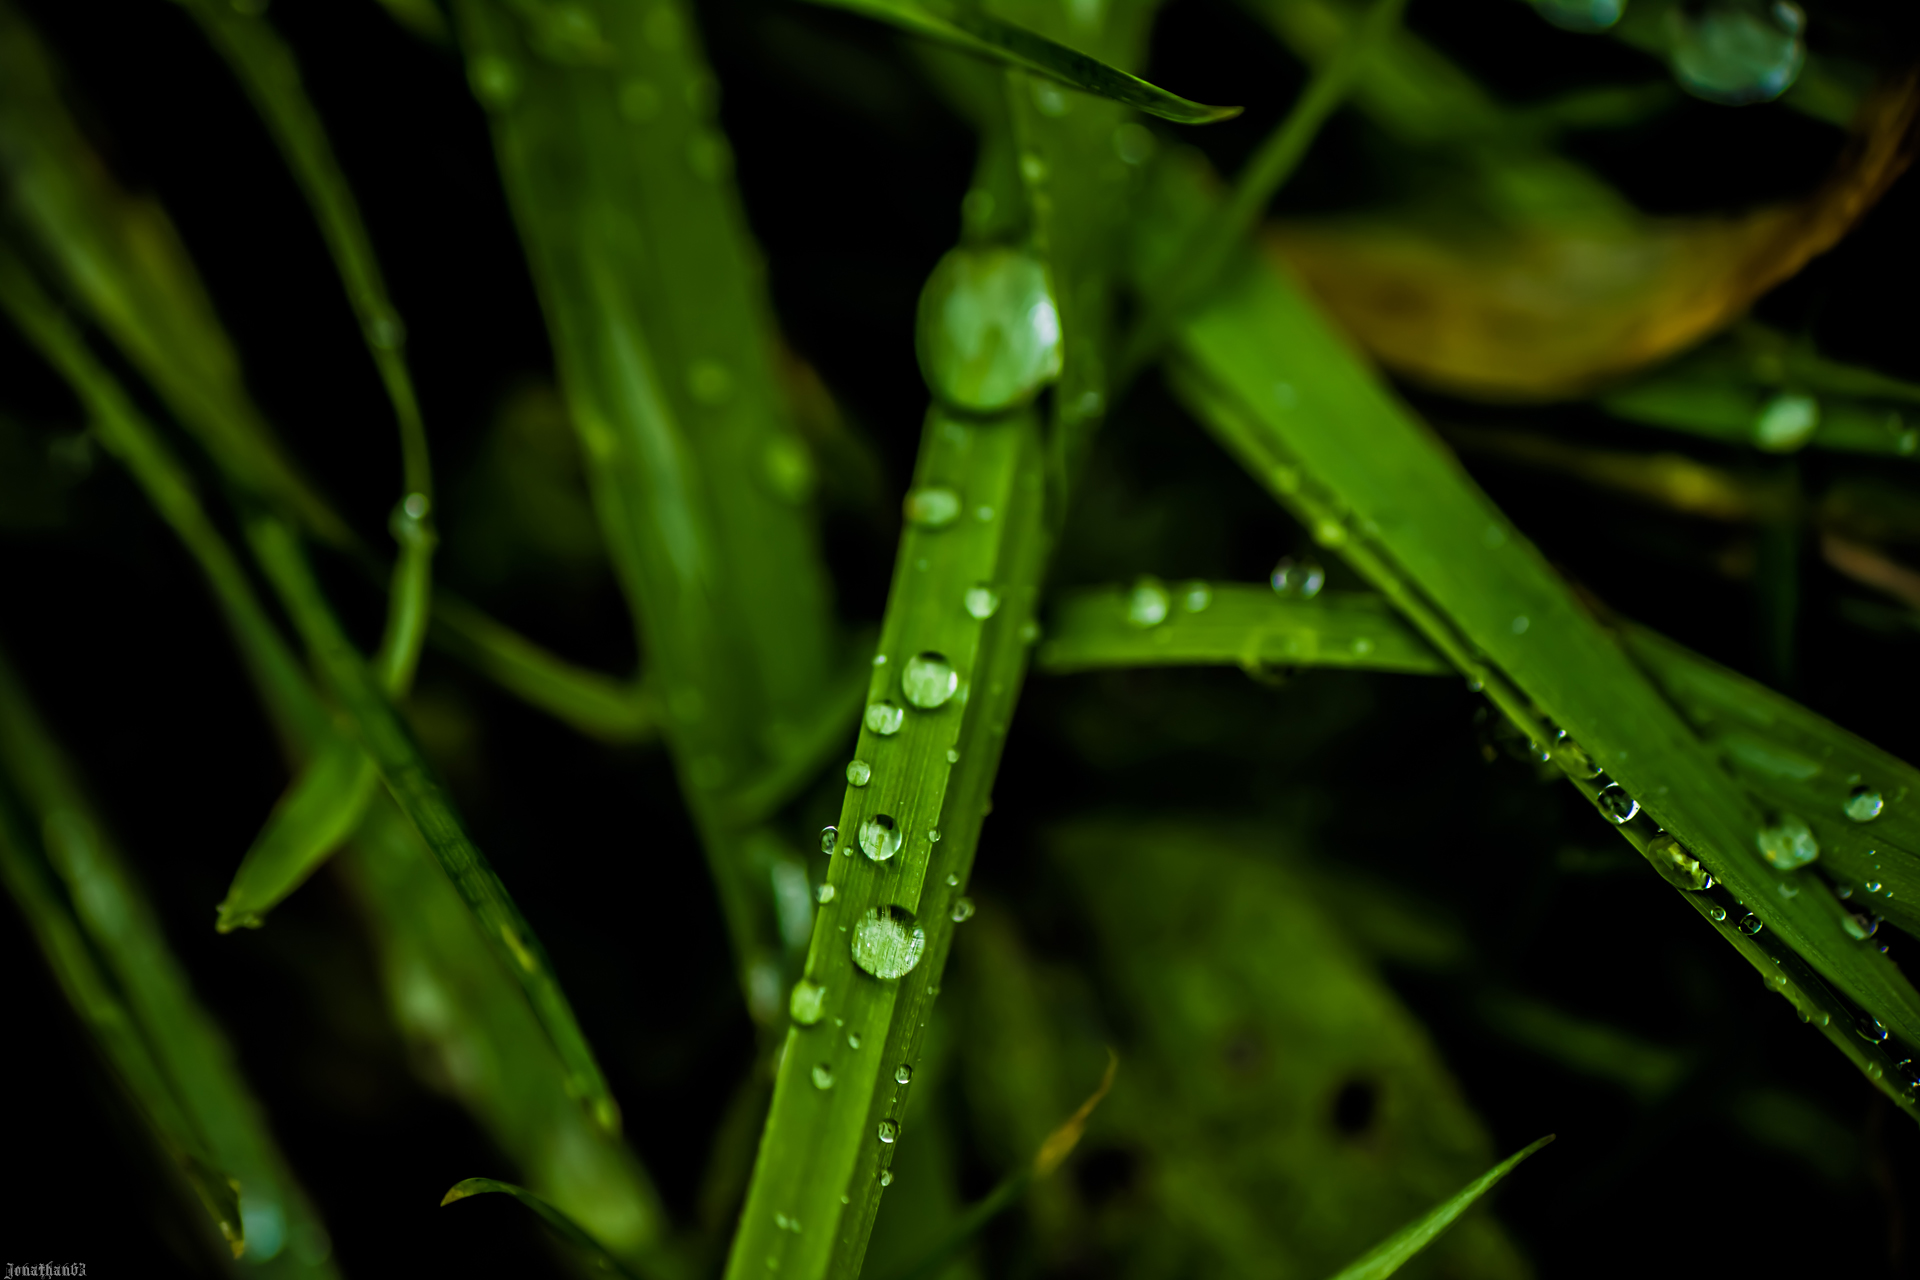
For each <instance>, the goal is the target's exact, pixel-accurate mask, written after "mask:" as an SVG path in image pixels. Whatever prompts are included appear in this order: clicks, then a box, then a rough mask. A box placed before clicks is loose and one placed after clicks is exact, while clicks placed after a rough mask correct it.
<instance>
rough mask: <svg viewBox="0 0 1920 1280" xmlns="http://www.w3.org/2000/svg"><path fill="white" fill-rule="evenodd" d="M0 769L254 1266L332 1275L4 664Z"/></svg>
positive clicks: (297, 1200)
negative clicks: (193, 1132)
mask: <svg viewBox="0 0 1920 1280" xmlns="http://www.w3.org/2000/svg"><path fill="white" fill-rule="evenodd" d="M0 769H3V770H4V771H5V773H6V775H7V776H8V777H9V779H10V780H11V782H12V785H13V788H14V790H15V791H16V792H17V794H18V795H19V796H20V798H21V800H22V802H23V803H24V804H25V806H26V808H27V810H28V811H29V813H30V814H31V816H32V818H33V819H34V820H35V821H37V823H38V824H39V826H40V829H41V832H42V837H43V840H44V847H45V849H46V853H47V859H48V861H49V862H50V863H51V864H52V865H53V868H54V870H55V872H56V873H57V874H58V875H59V877H60V879H61V881H62V882H63V883H64V884H65V885H66V888H67V893H68V895H69V896H70V898H71V900H72V902H73V906H74V909H75V914H76V915H77V916H78V918H79V920H80V923H81V924H82V926H83V927H84V928H85V931H86V935H87V937H88V938H89V939H90V940H91V942H92V945H93V946H94V947H95V948H97V949H98V950H99V953H100V954H101V956H102V957H104V959H105V961H106V964H107V967H108V969H109V970H110V971H111V972H112V974H113V976H114V978H115V980H116V981H117V982H118V984H119V987H120V990H121V991H122V992H124V993H125V998H126V1004H127V1007H128V1008H129V1009H130V1010H131V1012H132V1014H133V1016H134V1018H135V1019H136V1021H137V1023H138V1026H139V1030H140V1033H141V1035H142V1038H143V1039H144V1041H145V1043H146V1044H147V1045H149V1046H150V1047H151V1049H152V1053H153V1057H154V1059H155V1060H156V1061H157V1063H158V1064H159V1066H160V1069H161V1071H162V1072H163V1073H164V1075H165V1077H166V1079H167V1080H168V1081H170V1082H171V1084H172V1086H173V1088H174V1089H175V1090H176V1091H177V1096H178V1098H179V1100H180V1102H181V1104H182V1107H183V1109H184V1110H185V1112H186V1113H187V1115H188V1116H189V1117H190V1119H191V1121H192V1123H193V1126H194V1128H195V1129H197V1131H198V1132H199V1133H200V1134H202V1135H203V1136H204V1138H205V1141H206V1147H207V1149H208V1150H209V1151H210V1152H211V1153H212V1161H211V1165H212V1168H213V1169H215V1170H219V1171H221V1172H222V1173H224V1174H225V1175H227V1176H230V1177H232V1178H234V1179H235V1180H237V1181H238V1182H239V1184H240V1190H239V1197H240V1214H241V1223H242V1226H243V1228H244V1235H245V1237H246V1239H247V1240H248V1241H249V1242H250V1247H251V1248H252V1250H253V1259H254V1260H255V1261H258V1262H261V1263H266V1262H269V1261H275V1260H277V1261H278V1264H279V1266H280V1267H282V1268H284V1269H285V1270H286V1272H287V1273H288V1274H302V1275H331V1274H334V1273H333V1269H332V1268H331V1267H330V1266H328V1265H327V1263H326V1261H325V1255H324V1252H323V1251H322V1250H320V1249H317V1248H316V1247H315V1245H314V1242H316V1241H318V1240H323V1239H324V1238H325V1236H324V1233H323V1229H322V1228H321V1225H320V1221H319V1218H318V1216H317V1215H316V1214H315V1213H314V1211H313V1209H312V1207H311V1206H310V1205H309V1204H308V1203H307V1201H306V1197H305V1195H304V1194H303V1193H302V1191H301V1190H300V1187H299V1185H298V1184H297V1183H296V1182H295V1181H294V1179H293V1175H292V1174H291V1172H290V1171H289V1170H288V1169H287V1166H286V1162H285V1160H284V1158H283V1157H282V1156H281V1154H280V1152H279V1151H278V1149H277V1148H276V1146H275V1144H274V1141H273V1138H272V1136H271V1134H270V1132H269V1131H268V1129H267V1126H266V1122H265V1119H264V1117H263V1115H262V1113H261V1108H260V1105H259V1103H258V1102H257V1101H256V1100H255V1098H254V1097H253V1092H252V1090H251V1089H250V1088H249V1087H248V1085H247V1082H246V1080H245V1078H244V1077H243V1076H242V1075H241V1074H240V1072H239V1070H238V1068H237V1067H236V1065H235V1063H234V1060H233V1051H232V1049H231V1048H230V1047H229V1046H228V1045H227V1043H226V1038H225V1037H224V1036H223V1035H222V1034H221V1032H220V1030H219V1028H218V1027H217V1026H216V1025H215V1023H214V1021H213V1019H212V1018H211V1017H210V1016H209V1015H208V1013H207V1011H206V1010H205V1009H204V1008H202V1007H201V1005H200V1003H199V1001H198V1000H197V999H196V998H195V996H194V993H193V988H192V984H191V983H190V982H189V981H188V979H187V975H186V973H185V972H184V971H183V970H182V968H181V966H180V963H179V961H178V960H177V959H175V957H174V955H173V952H172V951H171V949H170V948H169V947H168V946H167V943H166V938H165V935H164V934H163V932H162V931H161V928H160V922H159V920H158V919H157V918H156V917H155V915H154V913H153V910H152V908H151V906H150V905H149V904H148V902H147V899H146V896H145V894H144V893H143V892H142V891H141V889H140V888H139V886H138V883H137V882H136V880H135V878H134V876H133V873H132V870H131V868H130V867H129V865H128V864H127V861H126V859H125V857H124V856H123V855H122V854H121V852H120V851H119V849H118V848H117V847H116V846H115V845H114V844H113V842H112V841H111V840H109V839H108V837H107V835H106V832H105V830H104V828H103V827H102V825H101V823H100V822H99V821H98V819H97V818H96V817H95V816H94V814H93V810H92V806H91V805H90V804H89V803H88V801H87V799H86V797H85V795H84V794H83V792H82V789H81V786H80V783H79V780H78V778H77V776H76V775H75V772H74V770H73V767H72V766H71V765H70V764H69V763H68V761H67V759H66V754H65V752H64V751H63V750H62V749H61V748H60V746H59V744H58V743H57V742H56V741H55V740H54V738H53V736H52V735H51V734H50V733H49V732H48V731H47V729H46V727H45V725H43V724H42V723H41V721H40V718H39V715H38V714H37V712H36V711H35V710H34V708H33V706H32V704H31V703H30V702H29V701H28V699H27V696H26V691H25V689H24V688H23V687H22V686H21V684H20V681H19V678H18V676H16V675H15V673H14V671H13V669H12V667H11V665H10V664H9V663H7V661H6V660H5V659H4V657H0ZM209 1176H217V1175H209ZM283 1253H284V1255H285V1256H284V1257H282V1254H283Z"/></svg>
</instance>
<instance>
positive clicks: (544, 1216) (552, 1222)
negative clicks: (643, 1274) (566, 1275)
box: [440, 1178, 640, 1280]
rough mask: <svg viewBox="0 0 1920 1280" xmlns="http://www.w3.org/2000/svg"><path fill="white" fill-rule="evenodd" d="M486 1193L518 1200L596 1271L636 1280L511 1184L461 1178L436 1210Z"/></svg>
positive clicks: (576, 1228)
mask: <svg viewBox="0 0 1920 1280" xmlns="http://www.w3.org/2000/svg"><path fill="white" fill-rule="evenodd" d="M489 1192H496V1193H498V1194H501V1195H507V1196H512V1197H513V1198H514V1199H515V1200H518V1201H519V1202H520V1203H521V1204H523V1205H525V1206H527V1208H529V1209H531V1210H533V1211H534V1213H536V1214H538V1215H539V1217H540V1220H541V1221H542V1222H544V1223H546V1224H547V1226H549V1227H551V1228H552V1229H553V1231H554V1233H555V1234H556V1235H558V1236H559V1237H560V1238H561V1239H563V1240H565V1241H566V1242H567V1243H568V1244H571V1245H573V1246H574V1247H575V1248H577V1249H579V1250H580V1251H581V1252H583V1253H584V1254H586V1256H587V1259H588V1260H589V1261H590V1262H591V1263H592V1264H593V1265H594V1267H596V1268H597V1269H598V1270H601V1271H607V1272H611V1273H613V1274H614V1275H618V1276H625V1277H627V1280H640V1278H639V1276H637V1275H636V1274H635V1273H634V1272H632V1271H630V1270H628V1269H627V1267H626V1265H625V1264H623V1263H622V1262H621V1261H620V1259H618V1258H616V1257H614V1256H613V1255H612V1254H611V1253H609V1252H607V1250H606V1248H605V1246H603V1245H602V1244H601V1243H600V1242H599V1241H598V1240H595V1239H594V1238H593V1237H592V1236H590V1235H588V1234H587V1233H586V1232H585V1231H584V1230H582V1229H581V1227H580V1225H579V1224H578V1223H576V1222H575V1221H574V1220H573V1219H572V1218H569V1217H568V1216H567V1215H566V1214H564V1213H562V1212H560V1211H559V1210H558V1209H556V1208H554V1207H553V1206H552V1205H550V1204H548V1203H547V1202H546V1201H545V1200H542V1199H541V1198H540V1197H539V1196H537V1195H535V1194H533V1192H531V1191H529V1190H527V1189H526V1188H525V1187H516V1186H515V1185H513V1183H511V1182H500V1181H497V1180H496V1179H493V1178H463V1179H462V1180H460V1181H459V1182H456V1183H454V1184H453V1186H452V1187H451V1188H450V1189H449V1190H448V1191H447V1194H446V1195H445V1196H444V1197H442V1198H441V1201H440V1207H441V1208H443V1209H444V1208H446V1207H447V1206H448V1205H450V1204H452V1203H454V1202H455V1201H457V1200H465V1199H466V1198H467V1197H469V1196H479V1195H486V1194H488V1193H489Z"/></svg>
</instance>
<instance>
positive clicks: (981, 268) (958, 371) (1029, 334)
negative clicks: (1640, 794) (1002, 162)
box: [914, 156, 1062, 413]
mask: <svg viewBox="0 0 1920 1280" xmlns="http://www.w3.org/2000/svg"><path fill="white" fill-rule="evenodd" d="M1028 159H1030V160H1031V161H1032V162H1033V163H1036V164H1037V163H1038V162H1039V157H1037V156H1033V157H1029V158H1028ZM1022 163H1023V166H1024V165H1025V163H1026V161H1024V160H1023V162H1022ZM914 345H915V349H916V351H917V352H918V354H919V357H920V372H921V375H922V376H923V377H924V378H925V379H926V382H927V387H928V389H929V390H931V391H932V392H933V394H934V395H935V396H937V397H939V398H940V399H941V400H943V401H945V402H946V403H948V404H950V405H953V406H954V407H955V408H958V409H963V410H967V411H970V412H975V413H1002V412H1004V411H1006V410H1008V409H1012V408H1015V407H1017V406H1019V405H1022V404H1025V403H1027V402H1028V401H1029V400H1031V399H1033V397H1034V396H1036V395H1038V394H1039V393H1040V390H1041V388H1043V387H1045V386H1046V385H1047V384H1048V383H1050V382H1052V381H1053V380H1054V379H1056V378H1058V377H1059V376H1060V368H1061V358H1062V346H1061V341H1060V313H1059V311H1058V309H1057V308H1056V306H1055V304H1054V300H1053V290H1052V287H1051V285H1050V283H1049V282H1048V279H1047V269H1046V266H1045V264H1043V263H1042V262H1041V261H1040V259H1038V258H1036V257H1035V256H1033V255H1032V254H1030V253H1027V252H1025V251H1024V250H1020V249H1012V248H1007V247H1005V246H994V247H991V248H970V247H966V246H962V247H961V248H957V249H953V250H951V251H949V252H948V253H947V255H946V256H945V257H943V258H941V259H940V262H939V265H937V266H935V267H934V269H933V274H932V275H930V276H928V277H927V283H926V287H925V288H924V289H922V290H921V292H920V307H919V314H918V320H917V323H916V325H915V343H914Z"/></svg>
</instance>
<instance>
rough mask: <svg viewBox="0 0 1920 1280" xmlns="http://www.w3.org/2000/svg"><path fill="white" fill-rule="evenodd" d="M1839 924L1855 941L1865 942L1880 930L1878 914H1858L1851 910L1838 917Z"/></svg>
mask: <svg viewBox="0 0 1920 1280" xmlns="http://www.w3.org/2000/svg"><path fill="white" fill-rule="evenodd" d="M1840 924H1841V927H1842V928H1844V929H1846V931H1847V936H1848V937H1850V938H1852V939H1853V940H1854V941H1855V942H1865V941H1866V940H1867V939H1868V938H1871V937H1872V936H1873V935H1874V934H1876V933H1878V932H1879V931H1880V917H1879V916H1868V915H1860V914H1858V913H1856V912H1852V911H1849V912H1847V913H1846V914H1845V915H1843V916H1841V917H1840Z"/></svg>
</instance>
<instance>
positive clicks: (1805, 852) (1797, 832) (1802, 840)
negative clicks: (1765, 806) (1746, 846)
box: [1754, 814, 1820, 871]
mask: <svg viewBox="0 0 1920 1280" xmlns="http://www.w3.org/2000/svg"><path fill="white" fill-rule="evenodd" d="M1754 843H1755V844H1756V845H1757V846H1759V849H1760V855H1761V856H1762V857H1764V858H1765V859H1766V860H1767V861H1768V862H1770V863H1772V864H1773V865H1774V866H1776V867H1778V868H1780V869H1781V870H1782V871H1792V870H1793V869H1794V868H1796V867H1804V866H1806V865H1807V864H1808V863H1809V862H1812V861H1813V860H1814V859H1815V858H1818V857H1819V856H1820V844H1819V842H1818V841H1817V840H1815V839H1814V838H1813V831H1812V830H1811V829H1810V828H1809V827H1808V826H1807V824H1806V822H1805V821H1804V820H1803V819H1800V818H1796V817H1794V816H1793V815H1792V814H1788V815H1786V816H1785V817H1782V818H1781V819H1780V820H1779V821H1778V822H1776V823H1774V824H1773V825H1772V826H1770V827H1765V828H1762V830H1761V832H1760V834H1759V835H1758V836H1757V837H1755V839H1754Z"/></svg>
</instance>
